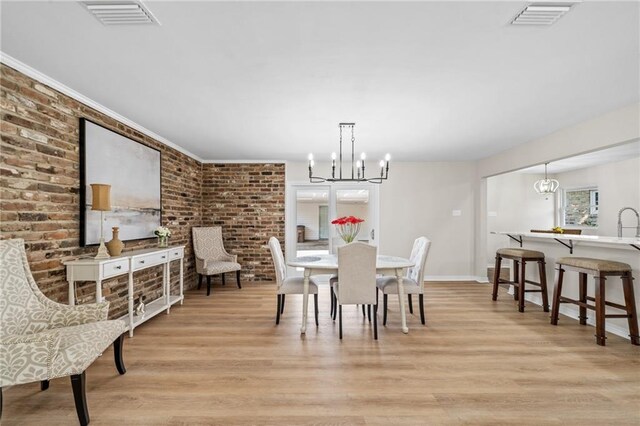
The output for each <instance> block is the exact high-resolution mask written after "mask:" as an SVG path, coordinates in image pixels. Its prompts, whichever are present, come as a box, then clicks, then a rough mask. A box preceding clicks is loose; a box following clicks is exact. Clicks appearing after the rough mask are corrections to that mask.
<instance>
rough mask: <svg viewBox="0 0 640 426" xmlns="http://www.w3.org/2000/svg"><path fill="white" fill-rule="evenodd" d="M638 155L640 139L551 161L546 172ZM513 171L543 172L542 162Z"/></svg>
mask: <svg viewBox="0 0 640 426" xmlns="http://www.w3.org/2000/svg"><path fill="white" fill-rule="evenodd" d="M638 157H640V140H638V141H633V142H629V143H626V144H622V145H618V146H614V147H611V148H606V149H601V150H599V151H593V152H588V153H586V154H580V155H575V156H573V157H568V158H563V159H560V160H556V161H552V162H550V163H549V165H548V166H547V172H548V173H549V174H555V173H563V172H570V171H572V170H578V169H586V168H587V167H594V166H599V165H601V164H607V163H614V162H616V161H623V160H628V159H631V158H638ZM515 173H530V174H540V173H542V174H544V164H538V165H537V166H532V167H527V168H526V169H520V170H518V171H516V172H515Z"/></svg>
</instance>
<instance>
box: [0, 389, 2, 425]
mask: <svg viewBox="0 0 640 426" xmlns="http://www.w3.org/2000/svg"><path fill="white" fill-rule="evenodd" d="M0 420H2V388H0Z"/></svg>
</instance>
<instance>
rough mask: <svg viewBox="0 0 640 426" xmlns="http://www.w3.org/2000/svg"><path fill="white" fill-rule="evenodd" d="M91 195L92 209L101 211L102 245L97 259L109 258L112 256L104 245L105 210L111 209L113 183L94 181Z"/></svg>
mask: <svg viewBox="0 0 640 426" xmlns="http://www.w3.org/2000/svg"><path fill="white" fill-rule="evenodd" d="M91 197H92V198H91V210H98V211H100V247H98V254H97V255H96V256H95V259H108V258H109V257H111V256H109V252H108V251H107V247H106V246H105V245H104V212H108V211H110V210H111V185H107V184H104V183H92V184H91Z"/></svg>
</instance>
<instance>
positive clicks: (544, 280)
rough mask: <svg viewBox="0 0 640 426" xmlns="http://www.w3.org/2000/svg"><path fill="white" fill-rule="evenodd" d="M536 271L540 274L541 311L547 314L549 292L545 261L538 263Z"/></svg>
mask: <svg viewBox="0 0 640 426" xmlns="http://www.w3.org/2000/svg"><path fill="white" fill-rule="evenodd" d="M538 271H539V273H540V290H541V292H542V309H543V310H544V311H545V312H549V292H548V291H547V268H546V267H545V261H544V260H542V261H540V262H538Z"/></svg>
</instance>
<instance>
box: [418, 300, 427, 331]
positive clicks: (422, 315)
mask: <svg viewBox="0 0 640 426" xmlns="http://www.w3.org/2000/svg"><path fill="white" fill-rule="evenodd" d="M418 303H420V322H421V323H422V325H425V323H426V321H425V320H424V294H422V293H420V294H419V295H418Z"/></svg>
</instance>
